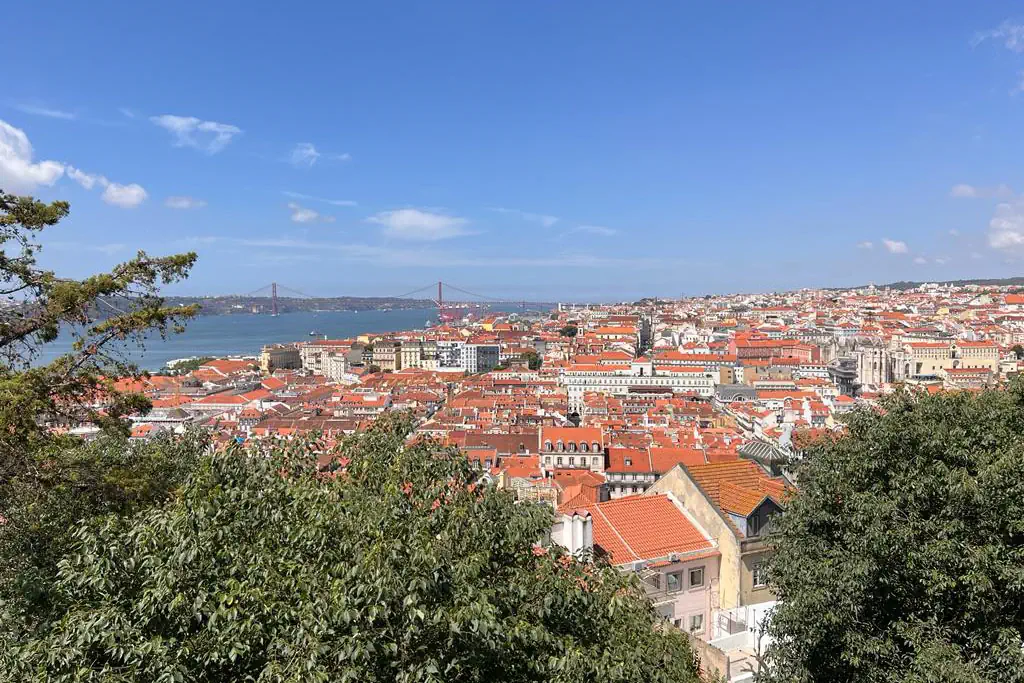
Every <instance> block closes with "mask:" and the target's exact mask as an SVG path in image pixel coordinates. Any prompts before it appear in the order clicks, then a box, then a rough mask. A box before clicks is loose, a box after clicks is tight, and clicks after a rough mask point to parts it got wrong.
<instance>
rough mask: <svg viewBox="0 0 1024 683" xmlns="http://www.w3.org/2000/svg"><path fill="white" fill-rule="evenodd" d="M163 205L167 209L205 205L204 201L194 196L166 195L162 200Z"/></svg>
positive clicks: (199, 207) (198, 207)
mask: <svg viewBox="0 0 1024 683" xmlns="http://www.w3.org/2000/svg"><path fill="white" fill-rule="evenodd" d="M164 206H166V207H167V208H169V209H201V208H203V207H204V206H206V201H205V200H202V199H196V198H195V197H185V196H177V197H168V198H167V199H165V200H164Z"/></svg>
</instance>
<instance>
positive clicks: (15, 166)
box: [0, 120, 64, 192]
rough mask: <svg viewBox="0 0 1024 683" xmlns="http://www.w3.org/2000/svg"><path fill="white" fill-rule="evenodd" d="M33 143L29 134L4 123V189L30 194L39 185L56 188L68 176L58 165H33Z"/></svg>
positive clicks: (0, 167) (0, 150)
mask: <svg viewBox="0 0 1024 683" xmlns="http://www.w3.org/2000/svg"><path fill="white" fill-rule="evenodd" d="M32 156H33V152H32V143H30V142H29V141H28V136H27V135H25V131H23V130H21V129H20V128H15V127H14V126H12V125H11V124H9V123H7V122H6V121H3V120H0V187H2V188H4V189H5V190H8V191H11V192H29V191H31V190H33V189H35V188H36V187H37V186H39V185H47V186H49V185H53V184H54V183H55V182H57V180H58V179H60V177H61V176H62V175H64V164H62V163H60V162H58V161H37V162H33V161H32Z"/></svg>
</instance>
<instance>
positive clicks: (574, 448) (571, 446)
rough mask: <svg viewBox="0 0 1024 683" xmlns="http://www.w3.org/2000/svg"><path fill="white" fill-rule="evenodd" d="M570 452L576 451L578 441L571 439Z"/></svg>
mask: <svg viewBox="0 0 1024 683" xmlns="http://www.w3.org/2000/svg"><path fill="white" fill-rule="evenodd" d="M569 452H570V453H575V452H576V442H575V441H570V442H569Z"/></svg>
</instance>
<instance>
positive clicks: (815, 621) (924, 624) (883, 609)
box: [769, 382, 1024, 683]
mask: <svg viewBox="0 0 1024 683" xmlns="http://www.w3.org/2000/svg"><path fill="white" fill-rule="evenodd" d="M1022 463H1024V384H1022V383H1020V382H1018V383H1015V384H1014V385H1013V386H1012V388H1011V389H1010V390H1009V391H988V392H984V393H982V394H980V395H973V394H970V393H968V392H952V393H940V394H937V395H934V396H927V395H922V394H917V393H912V392H910V391H906V390H905V391H902V392H900V393H898V394H896V395H894V396H893V397H891V398H889V399H888V400H886V401H885V402H884V403H883V404H882V410H881V411H880V414H876V413H874V412H866V411H865V412H860V413H857V414H855V415H853V416H852V418H851V419H850V422H849V433H848V434H847V435H846V436H845V437H843V438H840V439H837V440H819V441H817V442H815V443H814V444H812V445H811V446H810V447H809V448H808V449H807V451H806V453H805V454H804V457H803V459H802V461H801V462H800V464H799V465H798V467H797V475H798V478H799V485H800V492H799V493H798V494H797V495H796V496H794V497H793V498H792V499H791V501H790V502H789V505H788V507H787V510H786V513H785V514H784V515H782V516H781V517H780V518H779V519H778V520H777V522H776V523H775V533H774V536H773V538H772V543H773V545H774V547H775V553H774V555H773V556H772V558H771V560H770V564H769V578H770V581H771V583H772V584H773V586H774V590H775V592H776V594H777V595H778V597H779V599H780V600H781V603H780V605H779V607H778V608H777V609H776V611H775V613H774V615H773V617H772V620H771V627H770V635H771V636H772V638H773V639H774V642H773V644H772V646H771V647H770V648H769V661H770V663H771V667H772V671H771V673H772V678H773V679H774V680H777V681H837V682H842V681H963V682H965V683H966V682H974V681H1022V680H1024V653H1022V634H1024V476H1022V473H1024V467H1022Z"/></svg>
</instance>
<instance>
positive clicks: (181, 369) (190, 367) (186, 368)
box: [159, 356, 213, 375]
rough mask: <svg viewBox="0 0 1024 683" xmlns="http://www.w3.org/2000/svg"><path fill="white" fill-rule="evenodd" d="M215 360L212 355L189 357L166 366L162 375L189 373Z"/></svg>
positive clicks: (161, 371) (162, 370) (161, 372)
mask: <svg viewBox="0 0 1024 683" xmlns="http://www.w3.org/2000/svg"><path fill="white" fill-rule="evenodd" d="M211 360H213V357H212V356H203V357H202V358H189V359H188V360H183V361H178V362H177V363H175V364H174V365H173V366H164V367H163V368H162V369H161V370H160V373H159V374H161V375H187V374H188V373H190V372H195V371H196V370H198V369H199V368H200V367H201V366H203V365H205V364H206V363H209V362H210V361H211Z"/></svg>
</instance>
